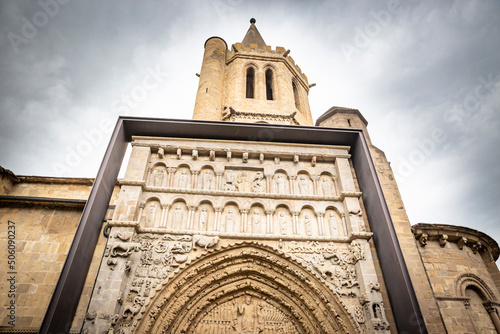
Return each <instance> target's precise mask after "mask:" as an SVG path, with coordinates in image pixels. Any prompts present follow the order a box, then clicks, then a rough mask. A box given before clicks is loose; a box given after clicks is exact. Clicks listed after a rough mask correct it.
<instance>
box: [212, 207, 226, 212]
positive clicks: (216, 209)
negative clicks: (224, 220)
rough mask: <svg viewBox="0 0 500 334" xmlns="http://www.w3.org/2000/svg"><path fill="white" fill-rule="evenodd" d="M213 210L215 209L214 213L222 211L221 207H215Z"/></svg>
mask: <svg viewBox="0 0 500 334" xmlns="http://www.w3.org/2000/svg"><path fill="white" fill-rule="evenodd" d="M214 209H215V212H222V210H224V208H223V207H216V208H214Z"/></svg>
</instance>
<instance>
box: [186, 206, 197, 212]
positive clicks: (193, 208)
mask: <svg viewBox="0 0 500 334" xmlns="http://www.w3.org/2000/svg"><path fill="white" fill-rule="evenodd" d="M188 209H189V211H195V210H196V205H189V206H188Z"/></svg>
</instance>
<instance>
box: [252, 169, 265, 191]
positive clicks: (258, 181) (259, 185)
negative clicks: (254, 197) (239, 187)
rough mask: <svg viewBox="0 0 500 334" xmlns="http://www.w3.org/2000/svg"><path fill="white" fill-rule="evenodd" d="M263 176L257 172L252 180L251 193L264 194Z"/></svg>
mask: <svg viewBox="0 0 500 334" xmlns="http://www.w3.org/2000/svg"><path fill="white" fill-rule="evenodd" d="M264 188H265V184H264V174H262V172H257V173H256V174H255V176H254V178H253V192H254V193H261V192H264Z"/></svg>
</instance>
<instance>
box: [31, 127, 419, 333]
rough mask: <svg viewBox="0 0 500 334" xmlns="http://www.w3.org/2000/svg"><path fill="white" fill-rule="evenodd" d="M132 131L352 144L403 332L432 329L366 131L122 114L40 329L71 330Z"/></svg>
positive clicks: (367, 211) (392, 301) (166, 134)
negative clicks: (425, 320)
mask: <svg viewBox="0 0 500 334" xmlns="http://www.w3.org/2000/svg"><path fill="white" fill-rule="evenodd" d="M132 136H156V137H178V138H199V139H207V140H210V139H223V140H242V141H267V142H283V143H301V144H323V145H346V146H350V147H351V151H350V153H351V158H352V163H353V165H354V169H355V171H356V176H357V179H358V183H359V186H360V188H361V191H362V193H363V201H364V205H365V210H366V214H367V216H368V220H369V222H370V227H371V229H372V231H373V233H374V236H373V241H374V243H375V247H376V250H377V254H378V257H379V260H380V266H381V269H382V273H383V275H384V280H385V284H386V286H387V287H388V293H389V299H390V301H391V306H392V312H393V314H394V317H395V320H396V325H397V327H398V331H399V332H407V333H427V329H426V327H425V323H424V321H423V317H422V313H421V311H420V307H419V305H418V301H417V298H416V295H415V291H414V289H413V286H412V283H411V280H410V275H409V273H408V268H407V266H406V263H405V261H404V258H403V253H402V251H401V247H400V245H399V241H398V238H397V236H396V231H395V230H394V226H393V222H392V219H391V216H390V214H389V209H388V207H387V204H386V201H385V198H384V195H383V193H382V188H381V186H380V183H379V180H378V177H377V174H376V172H375V166H374V164H373V161H372V158H371V155H370V151H369V149H368V144H367V142H366V139H365V137H364V135H363V132H362V131H361V130H356V129H338V128H324V127H309V126H291V125H271V124H248V123H230V122H213V121H198V120H173V119H157V118H136V117H119V118H118V121H117V124H116V126H115V129H114V131H113V134H112V136H111V140H110V142H109V145H108V148H107V150H106V153H105V155H104V159H103V161H102V164H101V167H100V168H99V172H98V174H97V177H96V179H95V183H94V185H93V187H92V190H91V192H90V196H89V199H88V201H87V204H86V205H85V208H84V209H83V213H82V216H81V218H80V223H79V225H78V228H77V230H76V234H75V238H74V240H73V243H72V245H71V248H70V250H69V253H68V256H67V258H66V261H65V263H64V267H63V269H62V272H61V275H60V277H59V281H58V282H57V285H56V288H55V291H54V294H53V295H52V299H51V301H50V304H49V307H48V309H47V312H46V314H45V318H44V319H43V323H42V326H41V328H40V333H47V334H48V333H61V332H66V333H67V332H69V329H70V327H71V323H72V321H73V317H74V314H75V312H76V308H77V306H78V302H79V299H80V295H81V293H82V290H83V286H84V283H85V279H86V276H87V272H88V269H89V267H90V264H91V261H92V256H93V252H94V249H95V246H96V244H97V240H98V237H99V232H100V230H101V227H102V223H103V219H104V216H105V214H106V210H107V208H108V204H109V201H110V199H111V194H112V193H113V188H114V186H115V184H116V179H117V177H118V172H119V170H120V167H121V164H122V161H123V157H124V155H125V151H126V148H127V144H128V143H129V142H130V141H131V140H132Z"/></svg>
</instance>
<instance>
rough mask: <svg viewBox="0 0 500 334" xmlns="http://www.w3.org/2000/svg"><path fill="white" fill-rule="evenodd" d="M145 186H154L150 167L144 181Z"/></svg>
mask: <svg viewBox="0 0 500 334" xmlns="http://www.w3.org/2000/svg"><path fill="white" fill-rule="evenodd" d="M146 185H148V186H152V185H154V181H153V168H151V167H148V176H147V180H146Z"/></svg>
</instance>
